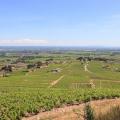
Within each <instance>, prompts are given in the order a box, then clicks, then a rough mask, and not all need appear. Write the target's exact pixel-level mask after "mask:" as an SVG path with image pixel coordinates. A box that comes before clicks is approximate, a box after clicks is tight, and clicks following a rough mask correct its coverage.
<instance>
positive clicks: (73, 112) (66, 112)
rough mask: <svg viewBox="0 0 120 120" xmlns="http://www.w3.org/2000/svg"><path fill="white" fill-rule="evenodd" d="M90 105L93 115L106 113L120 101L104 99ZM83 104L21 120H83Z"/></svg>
mask: <svg viewBox="0 0 120 120" xmlns="http://www.w3.org/2000/svg"><path fill="white" fill-rule="evenodd" d="M90 105H91V106H92V108H93V109H94V111H95V114H96V115H98V114H99V113H106V112H107V111H108V110H109V109H110V107H111V106H116V105H120V99H104V100H97V101H91V102H90ZM84 107H85V103H83V104H80V105H73V106H65V107H63V108H56V109H53V110H51V111H48V112H42V113H39V114H37V115H34V116H31V117H26V118H23V119H22V120H84Z"/></svg>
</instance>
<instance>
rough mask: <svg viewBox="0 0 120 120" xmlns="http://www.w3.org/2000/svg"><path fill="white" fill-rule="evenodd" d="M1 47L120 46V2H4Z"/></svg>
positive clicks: (0, 4)
mask: <svg viewBox="0 0 120 120" xmlns="http://www.w3.org/2000/svg"><path fill="white" fill-rule="evenodd" d="M0 45H43V46H115V47H118V46H120V0H0Z"/></svg>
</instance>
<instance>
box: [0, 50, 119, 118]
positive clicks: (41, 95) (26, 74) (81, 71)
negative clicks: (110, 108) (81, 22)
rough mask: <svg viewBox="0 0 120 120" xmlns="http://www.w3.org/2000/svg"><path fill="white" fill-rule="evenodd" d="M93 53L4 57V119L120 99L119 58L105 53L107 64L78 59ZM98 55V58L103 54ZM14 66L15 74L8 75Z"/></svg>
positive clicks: (0, 93) (0, 79)
mask: <svg viewBox="0 0 120 120" xmlns="http://www.w3.org/2000/svg"><path fill="white" fill-rule="evenodd" d="M89 54H93V53H91V52H90V53H88V52H80V53H79V54H78V53H76V52H70V53H65V54H63V53H62V54H61V55H59V54H53V55H51V54H45V55H43V54H42V55H41V54H40V55H34V54H33V56H32V57H30V56H29V57H25V56H24V57H22V58H21V57H19V56H15V54H14V57H12V56H13V53H12V54H10V53H9V55H7V56H5V57H1V58H0V63H1V73H0V74H1V76H0V120H20V119H22V118H23V117H25V116H26V117H27V116H30V115H34V114H37V113H39V112H43V111H48V110H51V109H53V108H57V107H61V106H63V105H74V104H76V103H77V104H80V103H81V102H87V101H89V100H92V99H93V100H96V99H103V98H115V97H119V96H120V62H119V55H118V54H117V55H116V56H114V60H111V59H113V57H111V56H110V54H109V53H104V54H103V53H101V56H102V57H101V58H105V59H107V62H106V61H102V60H87V59H85V61H84V58H83V60H78V59H77V58H78V57H79V56H83V55H84V56H85V57H86V56H89ZM96 54H97V55H96V57H98V56H99V54H100V53H99V52H98V53H96ZM12 58H14V59H12ZM49 59H50V60H49ZM89 59H90V58H89ZM3 61H6V62H3ZM39 61H44V62H43V63H41V62H39ZM46 61H47V62H46ZM48 61H49V64H48ZM6 64H9V66H7V67H6V66H5V65H6ZM17 65H19V67H16V66H17ZM20 65H21V67H20ZM28 65H29V67H31V68H30V69H29V68H28ZM36 65H37V67H36ZM38 65H40V66H38ZM4 66H5V67H4ZM10 66H12V72H8V70H9V69H8V68H11V67H10ZM6 70H7V71H6Z"/></svg>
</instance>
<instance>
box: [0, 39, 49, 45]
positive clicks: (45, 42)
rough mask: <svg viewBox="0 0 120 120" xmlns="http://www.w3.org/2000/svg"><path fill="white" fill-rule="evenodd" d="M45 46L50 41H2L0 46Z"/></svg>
mask: <svg viewBox="0 0 120 120" xmlns="http://www.w3.org/2000/svg"><path fill="white" fill-rule="evenodd" d="M44 44H48V41H47V40H39V39H15V40H0V46H14V45H15V46H39V45H44Z"/></svg>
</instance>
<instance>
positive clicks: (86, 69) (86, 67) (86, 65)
mask: <svg viewBox="0 0 120 120" xmlns="http://www.w3.org/2000/svg"><path fill="white" fill-rule="evenodd" d="M84 70H85V72H89V73H92V72H91V71H89V70H88V63H86V64H85V65H84Z"/></svg>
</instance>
